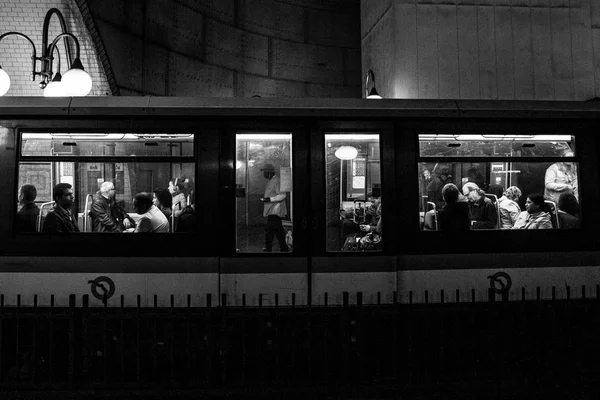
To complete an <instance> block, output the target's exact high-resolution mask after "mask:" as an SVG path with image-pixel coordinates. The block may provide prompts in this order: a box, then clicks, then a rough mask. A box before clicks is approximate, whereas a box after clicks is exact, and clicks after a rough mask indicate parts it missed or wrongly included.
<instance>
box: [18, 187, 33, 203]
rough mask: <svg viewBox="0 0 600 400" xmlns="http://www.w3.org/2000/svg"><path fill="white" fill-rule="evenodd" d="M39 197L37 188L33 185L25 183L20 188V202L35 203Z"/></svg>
mask: <svg viewBox="0 0 600 400" xmlns="http://www.w3.org/2000/svg"><path fill="white" fill-rule="evenodd" d="M36 197H37V189H36V188H35V186H33V185H29V184H27V185H23V186H21V188H20V189H19V204H21V205H24V204H28V203H33V202H34V201H35V198H36Z"/></svg>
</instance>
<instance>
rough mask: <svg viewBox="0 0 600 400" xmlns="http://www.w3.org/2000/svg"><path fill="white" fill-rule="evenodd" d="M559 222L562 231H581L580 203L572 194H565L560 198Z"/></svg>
mask: <svg viewBox="0 0 600 400" xmlns="http://www.w3.org/2000/svg"><path fill="white" fill-rule="evenodd" d="M557 207H558V221H559V227H560V229H579V228H581V221H580V219H579V202H578V201H577V198H576V197H575V195H574V194H572V193H563V194H561V195H560V196H559V198H558V206H557Z"/></svg>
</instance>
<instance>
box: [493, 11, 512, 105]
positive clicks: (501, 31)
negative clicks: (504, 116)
mask: <svg viewBox="0 0 600 400" xmlns="http://www.w3.org/2000/svg"><path fill="white" fill-rule="evenodd" d="M494 13H495V14H494V38H495V43H494V45H495V47H496V81H497V85H498V86H497V92H498V99H500V100H512V99H514V98H515V64H514V54H515V53H514V39H513V27H512V18H511V14H512V9H511V8H509V7H494Z"/></svg>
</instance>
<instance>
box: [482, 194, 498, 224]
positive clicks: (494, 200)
mask: <svg viewBox="0 0 600 400" xmlns="http://www.w3.org/2000/svg"><path fill="white" fill-rule="evenodd" d="M485 197H487V198H488V199H490V200H491V201H492V204H493V205H494V207H496V229H500V203H499V202H498V197H497V196H496V195H495V194H489V193H486V194H485Z"/></svg>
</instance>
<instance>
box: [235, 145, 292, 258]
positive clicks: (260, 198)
mask: <svg viewBox="0 0 600 400" xmlns="http://www.w3.org/2000/svg"><path fill="white" fill-rule="evenodd" d="M291 165H292V135H291V134H289V133H285V134H277V133H240V134H237V135H236V190H235V196H236V248H237V252H238V253H257V252H268V253H270V252H277V251H279V252H291V251H292V248H293V223H292V214H293V213H292V207H293V201H292V188H293V179H292V168H291Z"/></svg>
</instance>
